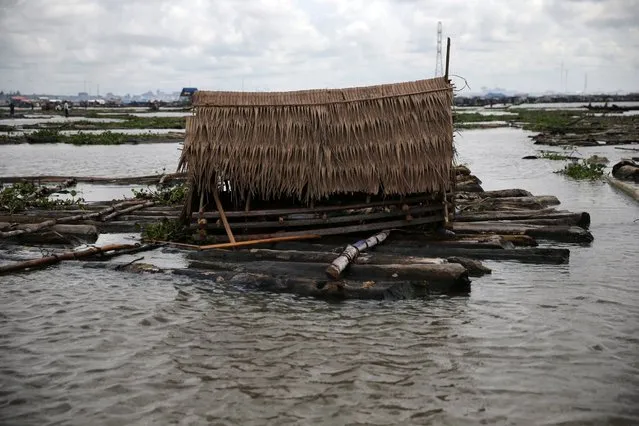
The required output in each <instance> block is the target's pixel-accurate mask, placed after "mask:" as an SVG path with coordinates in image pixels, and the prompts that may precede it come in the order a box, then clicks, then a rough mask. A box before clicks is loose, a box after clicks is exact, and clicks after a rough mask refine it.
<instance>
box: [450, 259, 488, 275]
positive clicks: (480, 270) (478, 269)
mask: <svg viewBox="0 0 639 426" xmlns="http://www.w3.org/2000/svg"><path fill="white" fill-rule="evenodd" d="M446 260H447V261H448V263H459V264H460V265H462V266H463V267H464V268H466V270H467V271H468V275H470V276H471V277H481V276H483V275H486V274H492V272H493V271H492V270H491V269H490V268H489V267H487V266H484V265H483V264H482V263H481V262H480V261H478V260H475V259H469V258H467V257H459V256H451V257H449V258H447V259H446Z"/></svg>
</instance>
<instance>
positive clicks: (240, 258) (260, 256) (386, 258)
mask: <svg viewBox="0 0 639 426" xmlns="http://www.w3.org/2000/svg"><path fill="white" fill-rule="evenodd" d="M187 258H188V259H191V260H201V261H210V260H213V261H228V262H253V261H257V260H269V261H285V262H306V263H321V264H325V263H328V262H331V261H332V260H333V259H335V253H333V252H330V251H307V250H271V249H256V248H253V249H248V250H233V251H231V250H207V251H194V252H190V253H188V255H187ZM353 263H354V264H358V265H390V264H402V265H412V264H431V265H439V264H442V263H445V260H444V259H441V258H425V257H414V256H397V255H389V254H379V253H369V252H364V253H362V254H361V255H360V256H358V257H356V258H355V259H353Z"/></svg>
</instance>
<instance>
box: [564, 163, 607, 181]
mask: <svg viewBox="0 0 639 426" xmlns="http://www.w3.org/2000/svg"><path fill="white" fill-rule="evenodd" d="M605 169H606V166H605V165H603V164H595V163H588V162H587V161H586V160H581V161H580V162H575V163H570V164H566V166H565V167H564V168H563V169H562V170H559V171H557V172H556V173H560V174H562V175H566V176H568V177H570V178H573V179H577V180H596V179H599V178H601V177H602V176H603V174H604V170H605Z"/></svg>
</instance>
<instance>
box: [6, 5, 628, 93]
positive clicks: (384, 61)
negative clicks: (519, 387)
mask: <svg viewBox="0 0 639 426" xmlns="http://www.w3.org/2000/svg"><path fill="white" fill-rule="evenodd" d="M438 21H441V22H442V24H443V30H444V31H443V32H444V39H445V37H447V36H448V37H451V38H452V55H451V60H450V67H451V74H456V75H460V76H463V77H464V78H465V79H466V80H467V81H468V84H469V85H470V87H471V89H472V91H473V92H478V91H480V90H481V89H482V88H483V87H489V88H493V87H501V88H505V89H509V90H519V91H527V92H542V91H545V90H553V91H559V90H561V89H562V87H561V85H562V79H561V71H560V70H561V66H562V62H563V66H564V69H565V70H567V77H568V78H567V89H568V90H569V91H582V90H583V88H584V77H585V75H586V73H587V75H588V91H589V92H593V91H601V90H603V91H616V90H623V91H631V90H635V91H636V90H639V71H638V70H639V0H517V1H513V0H446V1H444V0H439V1H434V0H210V1H209V0H185V1H182V0H167V1H163V0H0V31H1V33H0V36H1V38H0V89H3V90H5V91H6V90H20V91H22V92H23V93H32V92H38V93H56V94H76V93H77V92H79V91H83V89H84V88H85V84H86V87H87V89H88V90H89V91H90V93H91V94H95V92H96V89H97V85H98V84H99V85H100V93H101V94H105V93H107V92H113V93H119V94H124V93H127V92H128V93H141V92H144V91H147V90H156V89H160V90H163V91H176V90H180V89H181V88H182V87H183V86H196V87H198V88H200V89H209V90H215V89H222V90H294V89H302V88H321V87H340V86H353V85H368V84H378V83H386V82H393V81H403V80H414V79H420V78H424V77H432V76H433V75H434V73H435V58H436V38H437V37H436V35H437V22H438ZM444 50H445V47H444ZM85 82H86V83H85ZM455 82H456V84H457V85H459V86H461V85H462V83H461V80H459V79H457V80H456V81H455Z"/></svg>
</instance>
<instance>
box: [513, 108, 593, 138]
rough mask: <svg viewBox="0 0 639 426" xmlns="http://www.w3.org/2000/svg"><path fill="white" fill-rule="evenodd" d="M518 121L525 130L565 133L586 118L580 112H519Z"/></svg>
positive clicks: (531, 110)
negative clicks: (522, 124) (522, 123)
mask: <svg viewBox="0 0 639 426" xmlns="http://www.w3.org/2000/svg"><path fill="white" fill-rule="evenodd" d="M517 113H518V120H519V121H522V122H524V123H525V124H524V130H532V131H535V132H550V133H563V132H564V131H565V130H566V129H568V128H571V127H573V126H574V125H575V124H577V123H579V122H580V121H582V120H583V119H584V117H585V116H586V114H585V113H583V112H580V111H564V110H541V109H540V110H533V109H522V110H517Z"/></svg>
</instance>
